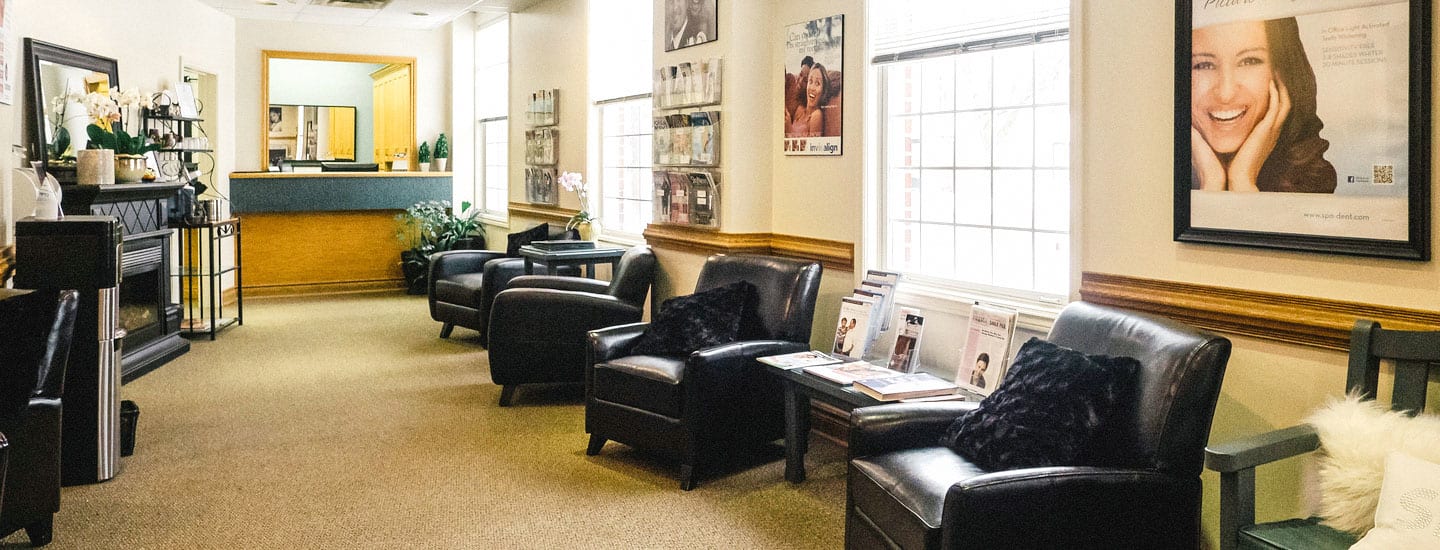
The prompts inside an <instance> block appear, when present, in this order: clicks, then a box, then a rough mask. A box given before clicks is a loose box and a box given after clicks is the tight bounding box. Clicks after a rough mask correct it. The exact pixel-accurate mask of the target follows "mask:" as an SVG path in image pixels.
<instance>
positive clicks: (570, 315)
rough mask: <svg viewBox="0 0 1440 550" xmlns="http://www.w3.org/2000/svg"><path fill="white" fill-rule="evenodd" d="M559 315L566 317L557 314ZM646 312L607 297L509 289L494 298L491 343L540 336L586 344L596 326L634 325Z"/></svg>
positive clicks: (557, 291)
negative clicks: (589, 332) (585, 340)
mask: <svg viewBox="0 0 1440 550" xmlns="http://www.w3.org/2000/svg"><path fill="white" fill-rule="evenodd" d="M523 278H524V277H522V279H523ZM556 278H557V279H558V278H560V277H556ZM556 312H564V314H563V315H556V314H555V313H556ZM643 313H644V312H642V311H641V306H636V305H633V304H627V303H625V302H622V301H620V299H619V298H616V297H614V296H610V295H608V294H591V293H589V292H572V291H568V290H553V289H549V288H507V289H505V291H503V292H501V293H500V294H499V295H498V296H496V297H495V305H493V306H491V316H490V341H491V342H500V341H504V340H505V339H507V338H518V339H526V340H533V339H535V335H536V334H539V333H544V334H545V335H546V338H547V339H548V338H550V337H553V338H554V339H555V340H556V341H570V342H577V341H584V338H585V333H586V332H588V331H590V330H591V329H593V328H595V327H609V326H614V325H619V324H623V323H631V322H634V321H635V320H636V319H639V318H640V316H641V315H642V314H643ZM572 334H573V336H572Z"/></svg>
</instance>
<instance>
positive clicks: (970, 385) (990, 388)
mask: <svg viewBox="0 0 1440 550" xmlns="http://www.w3.org/2000/svg"><path fill="white" fill-rule="evenodd" d="M1015 317H1016V315H1015V311H1014V310H1007V309H1000V308H992V307H986V306H982V305H979V304H976V305H974V306H972V307H971V308H970V326H969V328H967V329H966V330H965V351H964V353H961V354H960V368H959V369H957V371H956V375H955V382H956V383H958V384H960V386H961V387H963V388H965V389H967V390H970V391H973V392H975V393H978V394H980V395H990V393H991V392H994V391H995V388H996V386H999V385H1000V383H1001V381H1003V380H1004V379H1005V368H1006V366H1007V362H1008V361H1009V358H1010V340H1011V339H1013V338H1014V336H1015Z"/></svg>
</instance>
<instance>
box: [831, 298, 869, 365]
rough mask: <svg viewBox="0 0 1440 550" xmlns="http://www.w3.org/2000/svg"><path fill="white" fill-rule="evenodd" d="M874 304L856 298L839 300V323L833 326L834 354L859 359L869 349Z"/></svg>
mask: <svg viewBox="0 0 1440 550" xmlns="http://www.w3.org/2000/svg"><path fill="white" fill-rule="evenodd" d="M874 310H875V303H874V302H873V301H867V300H864V299H861V298H856V297H845V298H842V299H841V300H840V321H839V323H838V324H836V325H835V347H834V348H833V349H832V350H831V351H833V352H834V353H837V354H840V355H844V356H847V357H850V358H851V359H860V358H862V357H864V356H865V349H866V348H868V347H870V320H871V318H870V316H871V314H872V313H873V312H874Z"/></svg>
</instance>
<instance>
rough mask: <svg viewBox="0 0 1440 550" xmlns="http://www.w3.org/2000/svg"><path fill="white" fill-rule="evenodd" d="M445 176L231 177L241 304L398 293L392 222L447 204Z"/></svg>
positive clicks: (396, 224) (397, 249) (400, 280)
mask: <svg viewBox="0 0 1440 550" xmlns="http://www.w3.org/2000/svg"><path fill="white" fill-rule="evenodd" d="M452 196H453V194H452V183H451V174H450V173H449V172H356V173H345V172H322V173H318V174H296V173H290V172H236V173H232V174H230V199H231V203H230V208H231V211H232V212H233V213H234V215H235V216H237V217H239V218H240V219H241V220H242V221H243V223H244V227H245V248H244V250H242V251H241V253H240V254H241V259H240V261H241V263H242V265H244V266H245V281H244V286H245V297H246V298H249V297H251V296H266V295H286V294H316V293H325V292H349V291H363V290H381V289H396V290H399V289H402V288H404V286H405V281H404V276H403V275H402V274H401V272H400V252H401V251H402V250H404V249H406V245H405V244H404V243H402V242H401V241H400V240H399V239H397V238H396V236H395V235H396V230H397V229H399V222H397V221H396V220H395V215H396V214H398V213H400V212H401V211H403V210H405V208H407V207H409V206H410V205H412V204H415V203H417V202H421V201H426V200H446V201H448V200H450V199H451V197H452Z"/></svg>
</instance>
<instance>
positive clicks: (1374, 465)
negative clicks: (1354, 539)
mask: <svg viewBox="0 0 1440 550" xmlns="http://www.w3.org/2000/svg"><path fill="white" fill-rule="evenodd" d="M1307 422H1309V423H1310V424H1311V425H1313V426H1315V429H1316V431H1317V432H1319V434H1320V449H1321V457H1320V475H1319V477H1320V517H1321V518H1324V520H1325V521H1324V522H1323V523H1324V524H1325V525H1329V526H1330V527H1333V528H1335V529H1339V530H1341V531H1347V532H1350V533H1354V534H1356V535H1363V534H1365V532H1366V531H1367V530H1369V529H1370V528H1371V527H1372V526H1374V524H1375V505H1376V504H1377V503H1378V502H1379V500H1380V484H1381V481H1383V480H1384V477H1385V456H1386V455H1387V454H1389V453H1390V452H1391V451H1401V452H1404V453H1406V454H1409V455H1410V456H1413V457H1416V458H1419V459H1422V460H1428V461H1430V462H1440V417H1437V416H1434V415H1420V416H1417V417H1413V418H1412V417H1409V416H1406V415H1404V414H1402V413H1398V412H1393V411H1391V410H1389V409H1388V408H1386V407H1385V406H1384V405H1381V404H1379V403H1376V402H1374V401H1362V400H1360V399H1359V398H1358V397H1357V396H1354V395H1351V396H1348V397H1346V398H1345V399H1343V400H1339V401H1335V402H1332V403H1330V404H1328V405H1326V406H1325V407H1323V408H1321V409H1320V410H1319V411H1316V412H1315V414H1313V415H1311V416H1310V418H1309V419H1307Z"/></svg>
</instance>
